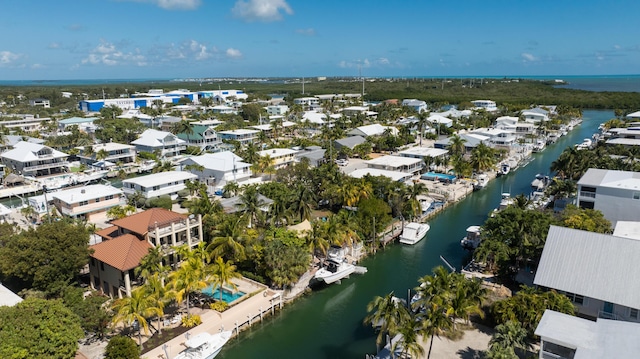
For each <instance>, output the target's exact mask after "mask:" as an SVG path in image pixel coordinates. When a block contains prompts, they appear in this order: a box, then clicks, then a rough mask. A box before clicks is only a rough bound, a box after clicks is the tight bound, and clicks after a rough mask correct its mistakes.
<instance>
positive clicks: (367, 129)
mask: <svg viewBox="0 0 640 359" xmlns="http://www.w3.org/2000/svg"><path fill="white" fill-rule="evenodd" d="M387 130H388V131H390V133H391V134H392V135H394V136H397V135H398V129H397V128H395V127H393V126H383V125H381V124H379V123H374V124H371V125H365V126H360V127H356V128H354V129H352V130H351V131H349V132H347V135H348V136H362V137H365V138H366V137H369V136H382V135H383V134H384V132H385V131H387Z"/></svg>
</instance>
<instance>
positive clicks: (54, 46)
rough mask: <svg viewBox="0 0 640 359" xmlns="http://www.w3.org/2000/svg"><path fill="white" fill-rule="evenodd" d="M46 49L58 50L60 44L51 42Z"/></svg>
mask: <svg viewBox="0 0 640 359" xmlns="http://www.w3.org/2000/svg"><path fill="white" fill-rule="evenodd" d="M47 48H49V49H59V48H60V44H59V43H57V42H52V43H50V44H49V46H47Z"/></svg>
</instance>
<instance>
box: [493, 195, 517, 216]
mask: <svg viewBox="0 0 640 359" xmlns="http://www.w3.org/2000/svg"><path fill="white" fill-rule="evenodd" d="M514 202H515V199H514V198H511V194H510V193H506V192H505V193H502V194H501V195H500V204H499V205H498V208H496V209H495V210H494V212H500V211H502V210H503V209H505V208H507V207H509V206H510V205H512V204H513V203H514Z"/></svg>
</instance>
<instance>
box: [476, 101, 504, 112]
mask: <svg viewBox="0 0 640 359" xmlns="http://www.w3.org/2000/svg"><path fill="white" fill-rule="evenodd" d="M471 103H472V104H473V106H475V107H476V109H482V110H485V111H487V112H495V111H498V106H496V102H495V101H491V100H474V101H471Z"/></svg>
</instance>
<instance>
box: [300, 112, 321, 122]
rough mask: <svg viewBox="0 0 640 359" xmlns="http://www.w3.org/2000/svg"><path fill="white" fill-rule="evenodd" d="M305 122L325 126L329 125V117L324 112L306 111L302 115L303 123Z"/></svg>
mask: <svg viewBox="0 0 640 359" xmlns="http://www.w3.org/2000/svg"><path fill="white" fill-rule="evenodd" d="M305 121H306V122H309V123H310V124H313V125H324V124H326V123H327V115H325V114H324V113H322V112H316V111H306V112H305V113H304V114H303V115H302V120H301V122H305Z"/></svg>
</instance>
